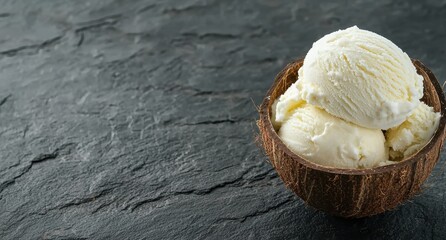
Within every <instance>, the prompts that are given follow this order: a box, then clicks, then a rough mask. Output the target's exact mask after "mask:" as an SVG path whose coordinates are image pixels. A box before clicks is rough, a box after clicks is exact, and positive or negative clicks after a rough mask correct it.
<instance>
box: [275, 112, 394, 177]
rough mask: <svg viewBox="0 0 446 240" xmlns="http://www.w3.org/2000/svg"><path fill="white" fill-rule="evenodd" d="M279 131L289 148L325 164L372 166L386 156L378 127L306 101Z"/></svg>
mask: <svg viewBox="0 0 446 240" xmlns="http://www.w3.org/2000/svg"><path fill="white" fill-rule="evenodd" d="M278 135H279V136H280V138H281V139H282V141H283V142H284V143H285V145H286V146H287V147H288V148H289V149H290V150H291V151H293V152H294V153H296V154H298V155H300V156H301V157H303V158H305V159H307V160H309V161H311V162H314V163H317V164H320V165H324V166H330V167H337V168H371V167H375V166H379V165H380V163H382V162H385V161H386V160H387V159H388V151H387V149H386V148H385V146H384V142H385V138H384V135H383V133H382V131H381V130H379V129H369V128H364V127H360V126H358V125H355V124H353V123H349V122H347V121H344V120H342V119H340V118H337V117H335V116H333V115H330V114H329V113H327V112H325V111H324V110H322V109H320V108H317V107H315V106H313V105H310V104H306V103H302V104H300V105H299V106H298V107H297V108H295V109H294V110H293V111H292V113H291V114H290V116H288V117H287V120H286V121H285V122H283V123H282V125H281V127H280V130H279V132H278Z"/></svg>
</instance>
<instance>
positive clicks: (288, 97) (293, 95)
mask: <svg viewBox="0 0 446 240" xmlns="http://www.w3.org/2000/svg"><path fill="white" fill-rule="evenodd" d="M304 103H305V101H303V100H302V98H301V97H300V95H299V91H298V90H297V87H296V84H295V83H293V84H292V85H291V86H290V87H289V88H288V89H287V90H286V91H285V93H284V94H282V95H281V96H280V97H279V98H278V99H276V101H275V102H274V104H273V106H272V123H273V126H274V128H275V129H276V130H277V129H279V128H280V126H281V125H282V123H284V122H285V121H286V120H288V118H289V117H290V116H291V114H292V113H293V111H294V109H296V108H297V107H298V106H299V105H301V104H304Z"/></svg>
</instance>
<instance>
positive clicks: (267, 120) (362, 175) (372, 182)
mask: <svg viewBox="0 0 446 240" xmlns="http://www.w3.org/2000/svg"><path fill="white" fill-rule="evenodd" d="M302 64H303V59H299V60H296V61H294V62H292V63H290V64H288V65H287V66H286V67H285V68H284V69H283V70H282V71H281V72H280V73H279V74H278V75H277V77H276V79H275V81H274V84H273V85H272V87H271V88H270V90H269V91H268V93H267V96H266V97H265V99H264V100H263V103H262V105H261V107H260V111H259V112H260V119H259V121H258V122H257V124H258V127H259V129H260V140H261V144H262V147H263V148H264V150H265V152H266V154H267V155H268V157H269V159H270V162H271V164H272V165H273V166H274V168H275V169H276V171H277V173H278V174H279V176H280V178H281V179H282V181H283V182H284V183H285V185H286V186H287V187H288V188H289V189H291V190H292V191H294V192H295V193H296V194H297V196H299V197H300V198H301V199H303V200H304V201H305V202H306V203H307V204H308V205H310V206H312V207H314V208H317V209H319V210H322V211H325V212H327V213H330V214H332V215H337V216H342V217H348V218H359V217H365V216H371V215H375V214H378V213H382V212H384V211H387V210H390V209H393V208H395V207H396V206H398V205H400V204H401V203H403V202H404V201H406V200H407V199H409V198H411V197H413V196H414V195H415V194H417V193H419V192H420V190H421V186H422V184H423V183H424V182H425V180H426V179H427V178H428V176H429V174H430V173H431V171H432V169H433V168H434V166H435V164H436V163H437V161H438V159H439V154H440V150H441V148H442V146H443V141H444V138H445V129H446V118H445V116H444V114H445V113H446V103H445V102H446V101H445V96H444V94H443V91H442V88H441V86H440V84H439V83H438V81H437V79H436V78H435V76H434V74H433V73H432V72H431V71H430V70H429V69H428V68H427V67H426V66H424V65H423V64H422V63H421V62H420V61H418V60H413V64H414V65H415V67H416V69H417V71H418V73H419V74H420V75H422V76H423V78H424V96H423V98H422V101H423V102H425V103H426V104H427V105H429V106H432V107H433V108H434V109H435V111H437V112H441V114H442V117H441V120H440V124H439V127H438V129H437V131H436V133H435V134H434V136H433V138H432V139H431V141H430V142H429V143H428V144H427V145H426V146H425V147H424V148H423V149H421V150H420V151H419V152H417V153H416V154H414V155H412V156H411V157H409V158H407V159H404V160H402V161H401V162H398V163H396V164H392V165H387V166H382V167H376V168H371V169H338V168H332V167H326V166H321V165H317V164H314V163H312V162H310V161H308V160H305V159H303V158H301V157H299V156H298V155H296V154H294V153H293V152H291V151H290V150H289V149H288V148H287V147H286V146H285V145H284V143H283V142H282V141H281V140H280V138H279V136H278V135H277V133H276V131H275V130H274V128H273V125H272V123H271V105H272V104H273V102H274V100H275V99H276V98H278V97H279V96H280V95H281V94H283V93H284V92H285V90H286V89H287V88H288V87H289V86H290V85H291V84H292V83H294V82H295V81H296V80H297V77H298V69H299V68H300V67H301V66H302Z"/></svg>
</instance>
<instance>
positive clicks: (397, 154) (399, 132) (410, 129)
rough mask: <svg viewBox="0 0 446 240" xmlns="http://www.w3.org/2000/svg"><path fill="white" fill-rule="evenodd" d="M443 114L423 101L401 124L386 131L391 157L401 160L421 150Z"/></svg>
mask: <svg viewBox="0 0 446 240" xmlns="http://www.w3.org/2000/svg"><path fill="white" fill-rule="evenodd" d="M440 116H441V114H440V113H438V112H434V109H433V108H432V107H429V106H428V105H426V104H425V103H423V102H422V103H421V104H420V105H419V106H418V107H417V108H416V109H415V110H414V111H413V113H412V114H411V115H410V116H409V117H408V118H407V120H406V121H404V122H403V123H402V124H401V125H399V126H397V127H394V128H390V129H389V130H387V131H386V139H387V145H388V146H389V147H390V152H389V153H390V158H391V159H395V160H401V159H402V158H405V157H408V156H410V155H412V154H414V153H415V152H417V151H418V150H420V149H421V148H422V147H423V146H424V145H426V143H427V142H428V141H429V140H430V139H431V138H432V136H433V134H434V132H435V130H437V128H438V124H439V122H440Z"/></svg>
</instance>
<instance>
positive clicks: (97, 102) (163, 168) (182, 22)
mask: <svg viewBox="0 0 446 240" xmlns="http://www.w3.org/2000/svg"><path fill="white" fill-rule="evenodd" d="M316 2H317V3H316ZM0 4H1V8H0V32H1V34H0V143H1V144H0V239H289V238H299V239H355V238H361V239H446V233H445V231H444V230H445V228H446V201H445V191H446V176H445V173H444V172H445V171H444V168H445V158H446V156H445V155H444V154H442V158H441V160H440V162H439V164H438V165H437V167H436V169H435V171H434V172H433V175H432V176H431V177H430V178H429V181H428V182H427V183H426V185H425V186H426V187H425V188H426V189H425V191H424V192H423V193H422V194H420V195H419V196H417V197H416V198H414V199H413V200H411V201H409V202H407V203H406V204H404V205H403V206H401V207H399V208H397V209H395V210H394V211H390V212H387V213H385V214H382V215H378V216H375V217H370V218H364V219H359V220H345V219H340V218H336V217H332V216H329V215H326V214H324V213H321V212H319V211H316V210H314V209H311V208H309V207H306V206H305V205H304V204H303V202H302V201H301V200H300V199H298V198H297V197H295V196H294V195H293V194H292V193H291V192H290V191H289V190H287V189H286V188H285V187H284V185H283V184H282V182H281V181H280V179H279V178H278V176H277V174H276V173H275V171H274V170H273V169H272V167H271V165H270V164H269V163H268V161H267V158H266V157H265V156H264V155H263V153H262V152H261V150H259V148H258V147H257V146H256V144H255V143H254V141H253V140H254V136H255V134H256V132H257V130H256V126H255V120H256V119H257V118H258V116H257V112H256V108H255V106H256V105H258V104H259V103H260V102H261V99H262V97H263V96H264V95H265V93H266V90H267V89H268V88H269V86H270V85H271V83H272V80H273V78H274V76H275V74H276V73H277V72H279V71H280V70H281V69H282V67H284V65H285V64H286V63H287V62H289V61H291V60H292V59H294V58H297V57H299V56H304V55H305V53H306V52H307V51H308V50H309V48H310V47H311V44H312V42H313V41H315V40H317V39H318V38H320V37H321V36H323V35H324V34H326V33H329V32H332V31H334V30H337V29H340V28H345V27H349V26H352V25H358V26H359V27H361V28H364V29H369V30H372V31H375V32H377V33H380V34H382V35H384V36H386V37H387V38H389V39H391V40H392V41H394V42H395V43H396V44H397V45H399V46H400V47H401V48H402V49H403V50H405V51H406V52H407V53H408V54H409V55H410V56H411V57H413V58H417V59H420V60H422V61H423V62H424V63H425V64H426V65H427V66H429V67H430V68H431V69H432V70H433V71H434V73H435V74H436V75H437V77H438V78H439V79H440V80H441V81H443V80H444V79H445V78H446V68H445V63H446V51H445V50H446V47H445V43H446V1H444V0H443V1H435V0H430V1H390V0H385V1H371V0H367V1H362V0H359V1H348V2H347V1H311V2H310V1H308V2H307V1H279V0H252V1H237V0H225V1H220V0H208V1H205V0H182V1H179V0H178V1H176V0H169V1H120V0H114V1H113V0H108V1H104V0H100V1H53V0H41V1H23V0H17V1H1V2H0Z"/></svg>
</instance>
